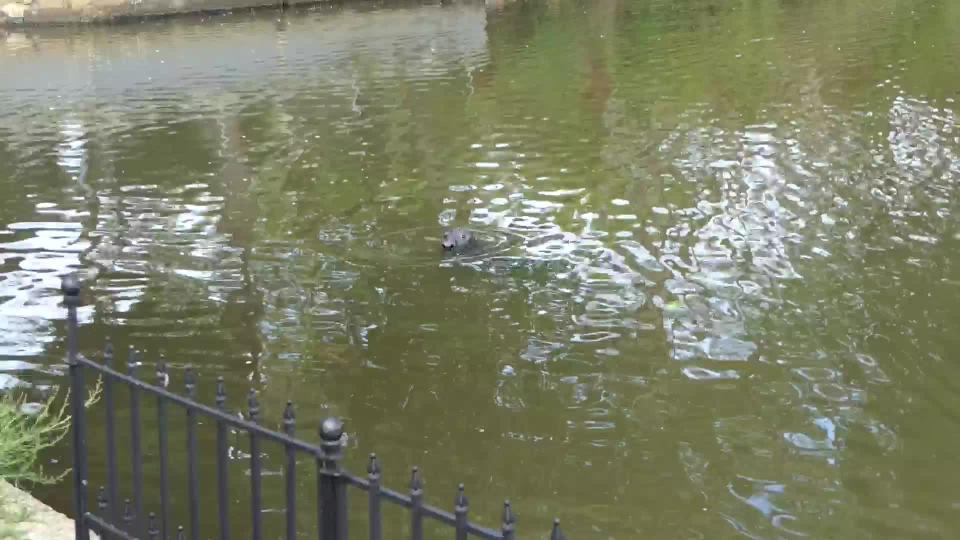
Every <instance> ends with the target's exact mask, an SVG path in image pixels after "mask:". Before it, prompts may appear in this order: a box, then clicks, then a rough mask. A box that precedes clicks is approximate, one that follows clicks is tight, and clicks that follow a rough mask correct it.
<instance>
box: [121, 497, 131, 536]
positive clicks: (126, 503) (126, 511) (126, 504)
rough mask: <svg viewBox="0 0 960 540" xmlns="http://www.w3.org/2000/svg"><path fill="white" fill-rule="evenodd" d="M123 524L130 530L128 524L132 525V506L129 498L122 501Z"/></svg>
mask: <svg viewBox="0 0 960 540" xmlns="http://www.w3.org/2000/svg"><path fill="white" fill-rule="evenodd" d="M123 523H124V524H125V526H126V527H127V529H128V530H129V529H130V524H131V523H133V505H132V504H130V498H129V497H127V498H126V499H124V500H123Z"/></svg>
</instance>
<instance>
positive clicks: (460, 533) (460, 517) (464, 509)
mask: <svg viewBox="0 0 960 540" xmlns="http://www.w3.org/2000/svg"><path fill="white" fill-rule="evenodd" d="M469 511H470V503H469V502H468V501H467V495H466V494H465V493H464V488H463V484H460V485H459V486H457V499H456V501H455V502H454V504H453V515H454V517H456V520H457V523H456V526H457V540H467V513H468V512H469Z"/></svg>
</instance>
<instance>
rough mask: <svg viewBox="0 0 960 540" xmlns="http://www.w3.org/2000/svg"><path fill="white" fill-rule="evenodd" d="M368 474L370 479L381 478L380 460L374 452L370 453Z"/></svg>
mask: <svg viewBox="0 0 960 540" xmlns="http://www.w3.org/2000/svg"><path fill="white" fill-rule="evenodd" d="M367 476H368V477H369V478H370V480H379V479H380V461H379V460H378V459H377V455H376V454H374V453H371V454H370V459H369V460H368V461H367Z"/></svg>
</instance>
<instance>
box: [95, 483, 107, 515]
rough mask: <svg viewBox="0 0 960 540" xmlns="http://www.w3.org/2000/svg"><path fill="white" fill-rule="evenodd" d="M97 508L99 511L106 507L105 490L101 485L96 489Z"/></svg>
mask: <svg viewBox="0 0 960 540" xmlns="http://www.w3.org/2000/svg"><path fill="white" fill-rule="evenodd" d="M97 508H99V509H100V510H101V511H103V510H106V509H107V490H106V489H104V487H103V486H100V489H98V490H97Z"/></svg>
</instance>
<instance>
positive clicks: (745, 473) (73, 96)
mask: <svg viewBox="0 0 960 540" xmlns="http://www.w3.org/2000/svg"><path fill="white" fill-rule="evenodd" d="M958 25H960V3H957V2H951V1H947V0H933V1H929V2H903V1H895V0H871V1H866V0H859V1H853V0H849V1H826V0H821V1H809V2H798V1H788V0H782V1H764V2H751V1H738V2H707V1H681V2H674V1H668V0H648V1H643V0H636V1H628V0H621V1H617V0H607V1H602V2H599V1H598V2H574V1H564V0H558V1H553V2H536V1H530V2H521V3H517V4H510V3H508V5H506V6H502V7H496V6H484V5H482V4H462V5H455V6H447V7H440V6H410V5H405V6H399V7H374V6H369V5H359V6H357V5H353V7H344V8H330V7H327V8H322V9H316V10H309V11H299V12H298V11H294V12H287V13H286V14H284V15H280V14H278V13H266V14H261V15H258V16H251V15H238V16H233V17H213V18H207V19H178V20H172V21H165V22H152V23H146V24H140V25H133V26H120V27H115V28H95V29H87V30H65V29H60V30H46V31H30V32H8V33H7V34H5V35H3V39H2V40H0V72H2V76H0V103H2V106H0V192H2V193H3V204H2V205H0V263H2V265H0V302H2V303H0V328H2V332H0V358H2V359H0V382H2V383H3V384H4V385H13V384H18V383H20V384H25V385H33V386H34V387H35V388H40V389H43V388H44V387H47V386H50V385H54V386H56V385H62V384H63V383H64V382H65V378H64V376H63V366H62V354H63V339H64V334H63V322H62V318H63V313H62V311H61V310H60V308H59V307H58V302H59V295H58V292H57V287H58V285H59V276H61V275H63V274H64V273H66V272H68V271H72V270H76V269H80V270H82V271H84V272H85V273H86V274H87V276H88V280H89V281H88V283H89V287H88V290H87V291H86V296H85V298H86V299H87V307H85V308H84V311H83V312H82V318H83V321H84V324H85V326H84V327H83V329H82V334H83V336H82V342H83V346H84V349H85V351H86V352H87V354H95V352H96V349H97V348H98V347H99V346H100V345H101V344H102V341H103V339H104V338H105V337H107V336H110V337H112V338H113V340H114V341H115V343H116V344H117V345H118V346H119V347H120V348H125V347H127V346H128V345H130V344H135V345H136V346H137V347H140V348H142V349H143V350H144V351H145V360H146V362H147V364H148V365H147V366H146V367H145V368H143V370H142V371H144V372H145V374H146V373H149V372H151V371H152V365H153V362H155V361H156V360H157V359H158V358H159V357H160V356H161V355H163V356H164V357H166V359H167V361H168V362H169V363H170V364H171V371H172V374H171V385H172V386H173V387H177V388H179V387H180V385H181V384H182V377H183V369H184V367H185V366H186V365H188V364H193V365H195V366H197V368H198V371H199V376H200V394H201V395H203V396H204V398H205V399H206V400H207V401H211V402H212V394H213V386H214V381H215V378H216V376H217V375H219V374H222V375H223V376H224V377H225V378H226V381H227V387H228V392H229V395H230V401H229V403H230V406H231V407H232V408H234V409H236V410H238V411H239V410H241V409H242V408H243V407H244V403H245V397H244V394H245V392H246V391H247V389H248V388H250V387H251V386H252V387H254V388H256V389H257V390H258V391H259V397H260V400H261V402H262V405H263V415H262V417H263V419H264V420H263V421H264V422H267V423H269V424H270V425H274V426H277V425H279V418H280V413H281V411H282V408H283V405H284V403H285V402H286V401H287V400H288V399H292V400H294V401H295V403H296V404H297V407H298V409H297V411H298V422H299V424H298V425H299V426H300V427H299V429H300V432H301V433H306V434H307V435H304V436H305V437H306V436H309V437H314V435H312V433H315V426H316V425H317V424H318V423H319V421H320V420H321V419H322V418H323V417H324V416H325V415H327V414H337V415H342V416H343V417H344V418H345V420H346V422H347V427H348V430H349V432H350V445H349V448H348V456H349V458H348V464H349V465H350V466H351V467H352V468H353V469H354V470H357V471H360V470H362V467H363V464H364V458H365V456H366V454H367V453H368V452H371V451H377V452H378V453H379V454H380V455H381V457H382V461H383V466H384V468H385V480H386V482H387V483H388V484H389V485H392V486H394V487H396V488H400V489H402V488H403V487H404V486H405V485H406V482H407V475H408V467H409V466H411V465H414V464H416V465H420V466H421V468H422V470H423V471H424V474H425V479H426V493H427V499H428V500H429V501H430V502H432V503H435V504H441V505H444V506H447V507H449V506H450V505H451V504H452V501H453V497H454V493H455V486H456V483H457V482H459V481H462V482H464V483H465V484H466V485H467V489H468V493H469V494H470V495H471V503H472V505H473V513H474V515H475V516H476V517H477V518H478V519H479V520H480V521H481V522H482V523H484V524H487V525H491V526H495V525H496V521H497V518H498V515H499V510H498V508H499V504H500V503H501V501H502V497H505V496H509V497H510V498H511V499H512V501H513V503H514V506H515V508H516V509H517V513H518V518H519V522H520V530H521V532H522V533H523V534H522V536H523V537H537V536H538V535H539V537H544V536H545V532H546V531H547V529H548V528H549V523H550V520H551V519H552V517H553V516H554V515H557V516H559V517H561V519H562V520H563V523H564V527H565V529H566V530H567V532H568V535H569V537H571V538H603V539H607V538H616V539H627V538H641V537H645V538H678V537H682V538H735V537H740V536H746V537H751V538H791V537H801V536H807V537H812V538H828V537H829V538H863V537H878V538H879V537H889V538H946V537H951V536H952V535H953V534H955V533H954V532H953V531H955V530H956V529H957V527H960V488H958V487H957V486H958V484H957V479H958V478H960V457H958V453H957V446H958V443H960V364H958V359H957V357H956V354H957V352H956V351H958V350H960V338H958V336H960V333H958V332H957V329H956V325H957V323H958V321H960V269H958V262H960V256H958V253H960V250H958V249H957V248H958V246H960V227H958V218H957V212H958V210H960V208H958V203H957V198H956V196H955V189H956V186H957V184H958V181H960V161H958V157H957V154H958V152H960V139H958V137H960V131H958V120H957V116H956V112H955V111H956V109H957V106H958V105H957V103H956V101H955V100H957V99H960V90H958V89H960V62H958V58H960V33H957V32H956V28H957V27H958ZM448 224H457V225H469V226H471V227H473V228H474V229H476V230H477V231H479V232H480V233H481V234H482V235H484V236H485V237H486V238H487V245H486V248H487V249H486V250H485V251H483V252H481V253H480V254H478V255H475V256H471V257H467V258H459V259H458V258H449V257H447V258H445V257H443V255H442V254H441V253H440V249H439V238H440V232H441V229H442V227H443V226H446V225H448ZM120 357H121V359H123V357H124V355H120ZM125 395H126V394H125V393H123V394H122V397H123V399H121V400H120V401H119V403H118V406H117V411H118V418H119V419H120V420H121V422H125V421H126V420H127V419H128V418H129V411H128V407H127V402H126V399H125ZM148 405H150V406H147V407H146V408H145V414H147V415H148V416H149V418H150V419H151V422H150V423H149V424H150V425H152V418H153V416H152V415H153V409H152V405H151V404H148ZM92 415H93V419H92V426H91V433H90V438H89V441H88V446H89V448H90V450H91V452H92V457H91V474H92V481H93V482H94V483H100V482H102V478H103V471H104V466H103V453H104V446H105V445H104V443H103V441H104V433H103V407H102V403H101V405H100V406H99V407H97V408H96V409H95V410H94V411H93V412H92ZM121 425H122V426H124V429H123V430H121V432H122V433H124V434H125V433H126V431H125V426H126V424H125V423H123V424H121ZM172 426H173V427H174V428H176V429H177V430H178V431H177V432H176V433H174V434H173V435H172V439H171V444H172V445H173V448H174V450H175V451H176V452H178V453H177V454H176V456H175V457H174V458H173V461H174V463H173V465H174V481H175V484H174V489H175V490H176V494H177V497H176V500H175V501H174V502H175V510H176V512H177V514H176V515H175V516H174V519H175V520H177V521H180V522H182V521H183V516H184V514H183V513H182V509H183V505H184V504H185V495H184V492H183V491H182V486H183V483H182V479H183V470H184V460H183V459H182V453H180V450H182V448H183V445H182V442H183V437H182V434H181V433H180V431H179V429H180V428H182V419H181V417H180V416H179V415H175V416H174V417H173V420H172ZM148 427H149V426H148ZM209 427H210V426H209V425H207V426H206V428H209ZM208 431H209V430H208V429H207V430H204V432H203V433H204V434H203V437H202V439H203V440H202V441H201V442H202V445H203V447H204V448H205V449H206V450H204V452H205V453H204V464H205V469H204V471H205V472H204V481H203V485H202V497H203V500H204V503H205V504H208V505H211V506H210V511H209V512H205V514H204V517H205V519H206V518H207V517H209V516H213V515H214V514H213V508H214V506H213V505H214V504H215V497H214V493H213V491H212V485H213V484H212V479H213V477H212V476H211V475H210V473H209V472H208V471H210V470H211V467H208V466H206V465H212V463H213V461H212V453H211V452H210V451H209V443H210V441H211V437H212V434H210V433H208ZM125 437H126V435H124V441H125V440H126V438H125ZM232 445H233V448H232V450H231V455H232V456H233V458H234V459H233V461H232V462H231V465H230V467H231V475H232V486H233V488H234V490H233V493H234V494H235V500H234V504H233V506H232V507H231V508H232V509H231V512H232V516H233V526H234V531H235V532H237V533H238V534H240V533H243V532H245V528H246V527H247V526H248V525H247V523H248V521H249V512H248V511H247V509H248V501H249V496H248V494H247V492H246V485H247V482H248V479H247V473H248V462H247V461H246V460H245V459H244V458H245V451H246V448H247V443H246V440H245V439H244V438H243V437H239V436H236V435H235V436H233V437H232ZM155 446H156V445H155V443H154V441H153V438H152V435H151V439H150V440H149V442H148V443H147V448H146V449H147V451H148V463H147V467H148V482H149V483H150V498H149V499H148V502H149V503H150V504H153V502H152V501H154V500H155V497H156V496H155V495H154V493H155V492H156V481H157V477H156V474H155V472H154V471H155V469H154V468H155V466H156V453H155ZM266 451H267V454H268V466H267V470H268V473H269V474H268V476H267V477H266V478H265V480H264V482H265V484H264V489H265V496H266V498H267V500H268V501H269V502H268V506H269V508H270V510H271V511H270V512H268V513H266V514H265V519H266V520H267V530H268V531H269V532H270V534H271V537H279V536H280V535H281V534H282V528H281V527H282V523H283V521H282V519H283V518H282V516H283V514H282V509H283V507H284V503H283V499H282V493H283V491H282V489H283V477H282V476H281V475H280V474H279V467H280V464H281V463H282V461H281V460H282V453H281V451H280V449H278V448H273V447H268V448H266ZM52 458H57V459H58V461H59V462H60V463H63V462H64V460H65V459H68V454H67V451H66V447H65V448H63V449H61V450H60V451H59V452H58V453H56V455H54V456H52ZM121 458H122V459H123V460H124V461H123V463H127V459H128V454H127V453H126V450H125V447H123V448H122V449H121ZM310 465H311V464H310V461H309V460H304V461H302V462H301V470H302V478H301V480H300V484H299V486H300V490H301V492H302V493H303V494H304V500H303V501H302V502H301V505H300V509H301V512H300V515H299V519H300V521H301V522H302V527H303V535H304V538H306V537H308V535H309V534H312V533H310V532H309V531H310V530H311V529H310V527H312V524H313V515H314V514H313V511H312V510H311V508H312V506H311V505H312V499H311V498H310V496H311V494H312V493H313V489H314V487H313V486H314V476H313V473H312V471H311V469H310ZM124 475H126V471H125V470H124ZM124 478H126V476H125V477H124ZM125 481H126V480H125ZM68 487H69V484H68V483H65V484H63V485H61V486H57V487H55V488H50V489H43V490H39V491H38V493H39V494H40V495H41V496H42V497H43V498H44V499H45V500H47V501H49V502H50V503H51V504H53V505H54V506H56V507H57V508H60V509H63V510H66V511H69V510H70V504H71V503H70V500H71V499H70V491H69V488H68ZM124 492H125V494H129V491H128V490H126V489H125V490H124ZM356 501H357V503H358V506H357V507H356V508H358V509H361V508H363V506H362V499H359V498H358V499H356ZM355 516H356V519H357V521H356V525H355V530H356V531H358V532H360V531H362V530H363V525H362V518H363V516H362V514H361V513H360V512H357V513H356V514H355ZM391 516H393V518H395V519H396V521H394V522H392V523H394V525H395V526H399V525H401V524H403V523H405V521H403V518H402V517H400V516H401V515H400V514H399V513H395V514H391ZM207 531H208V532H209V534H210V535H211V536H212V535H213V534H214V533H215V531H216V529H215V527H213V526H212V525H211V527H210V528H208V529H207ZM528 535H529V536H528ZM391 536H392V537H401V535H400V534H399V533H398V532H393V533H392V535H391Z"/></svg>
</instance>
